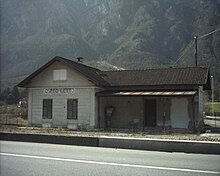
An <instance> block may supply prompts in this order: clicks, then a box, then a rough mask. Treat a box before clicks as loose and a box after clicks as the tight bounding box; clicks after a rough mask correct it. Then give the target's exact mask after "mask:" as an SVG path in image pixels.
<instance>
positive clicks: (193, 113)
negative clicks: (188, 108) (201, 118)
mask: <svg viewBox="0 0 220 176" xmlns="http://www.w3.org/2000/svg"><path fill="white" fill-rule="evenodd" d="M194 99H195V95H193V96H192V129H193V131H194V132H195V110H194V108H195V105H194Z"/></svg>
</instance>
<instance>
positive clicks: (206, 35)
mask: <svg viewBox="0 0 220 176" xmlns="http://www.w3.org/2000/svg"><path fill="white" fill-rule="evenodd" d="M219 30H220V28H218V29H216V30H214V31H212V32H209V33H207V34H205V35H202V36H200V37H198V38H199V39H201V38H204V37H206V36H208V35H211V34H213V33H215V32H218V31H219Z"/></svg>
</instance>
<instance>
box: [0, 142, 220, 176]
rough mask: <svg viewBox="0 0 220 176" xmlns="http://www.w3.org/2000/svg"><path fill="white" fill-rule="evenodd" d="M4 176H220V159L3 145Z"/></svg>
mask: <svg viewBox="0 0 220 176" xmlns="http://www.w3.org/2000/svg"><path fill="white" fill-rule="evenodd" d="M0 167H1V168H0V175H1V176H34V175H36V176H38V175H41V176H44V175H52V176H56V175H57V176H67V175H73V176H81V175H83V176H87V175H88V176H103V175H105V176H117V175H120V176H122V175H126V176H139V175H140V176H144V175H149V176H158V175H161V176H162V175H163V176H164V175H165V176H174V175H175V176H178V175H181V176H182V175H184V176H191V175H198V176H200V175H204V176H205V175H220V156H219V155H201V154H184V153H166V152H151V151H139V150H124V149H110V148H96V147H81V146H67V145H54V144H40V143H27V142H11V141H0Z"/></svg>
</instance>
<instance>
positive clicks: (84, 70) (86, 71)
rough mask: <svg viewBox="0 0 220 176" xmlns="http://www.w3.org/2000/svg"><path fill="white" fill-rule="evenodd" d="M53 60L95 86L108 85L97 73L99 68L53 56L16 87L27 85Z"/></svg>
mask: <svg viewBox="0 0 220 176" xmlns="http://www.w3.org/2000/svg"><path fill="white" fill-rule="evenodd" d="M55 61H59V62H63V63H64V64H67V65H68V66H69V67H71V68H73V69H75V70H77V71H78V72H80V73H81V74H83V75H84V76H86V77H87V78H88V79H89V80H90V81H92V82H93V83H94V84H95V85H97V86H108V85H109V83H108V82H106V81H105V80H104V79H103V78H102V77H101V76H100V75H99V74H98V72H99V71H100V70H99V69H96V68H93V67H89V66H87V65H85V64H81V63H78V62H74V61H71V60H68V59H65V58H62V57H60V56H56V57H54V58H53V59H52V60H50V61H49V62H48V63H46V64H45V65H43V66H42V67H41V68H39V69H38V70H36V71H35V72H34V73H32V74H31V75H30V76H28V77H27V78H26V79H24V80H23V81H21V82H20V83H19V84H18V87H27V84H28V83H29V82H30V80H31V79H33V78H34V77H35V76H37V75H38V74H39V73H40V72H42V71H43V70H45V69H46V68H48V67H49V66H50V65H51V64H53V63H54V62H55Z"/></svg>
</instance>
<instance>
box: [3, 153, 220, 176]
mask: <svg viewBox="0 0 220 176" xmlns="http://www.w3.org/2000/svg"><path fill="white" fill-rule="evenodd" d="M0 155H2V156H12V157H22V158H32V159H43V160H53V161H66V162H76V163H86V164H100V165H109V166H121V167H133V168H145V169H158V170H170V171H180V172H196V173H206V174H220V172H217V171H208V170H194V169H182V168H172V167H158V166H145V165H135V164H123V163H111V162H102V161H89V160H77V159H68V158H55V157H46V156H33V155H20V154H13V153H0Z"/></svg>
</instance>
